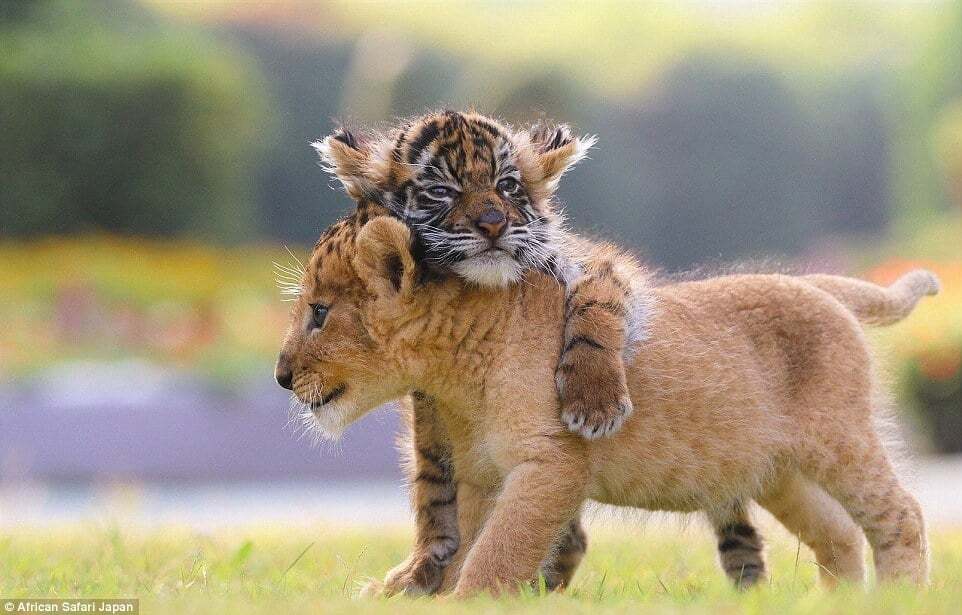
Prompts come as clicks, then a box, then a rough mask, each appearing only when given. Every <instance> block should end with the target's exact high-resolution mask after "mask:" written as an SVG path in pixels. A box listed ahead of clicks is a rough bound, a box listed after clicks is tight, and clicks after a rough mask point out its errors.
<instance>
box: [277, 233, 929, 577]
mask: <svg viewBox="0 0 962 615" xmlns="http://www.w3.org/2000/svg"><path fill="white" fill-rule="evenodd" d="M342 239H343V238H342ZM351 239H352V240H353V239H354V238H353V237H352V238H351ZM409 240H410V238H409V232H408V230H407V229H406V228H405V227H404V225H403V224H401V223H400V222H397V221H396V220H393V219H388V218H385V217H379V218H375V219H374V220H372V221H371V222H368V223H367V224H366V225H365V226H364V227H363V228H361V230H360V232H359V233H358V236H357V239H356V242H355V241H349V242H343V241H342V242H341V243H340V244H339V245H340V246H341V248H343V249H340V248H339V249H337V250H324V249H321V248H322V247H323V244H324V241H325V240H324V239H323V238H322V240H321V241H320V242H319V244H318V247H317V249H315V252H314V255H313V257H312V258H311V262H310V266H309V268H308V274H307V276H306V278H305V280H304V290H303V295H302V296H301V298H300V300H299V302H298V304H297V306H296V307H295V308H294V316H293V324H292V328H291V331H290V333H289V334H288V338H287V341H286V343H285V346H284V350H283V351H282V354H281V361H287V362H289V363H290V364H291V368H292V370H293V373H294V390H295V392H296V393H297V394H298V396H299V397H301V399H302V400H303V401H307V402H311V401H316V400H318V399H320V398H321V397H322V396H324V395H326V394H328V392H329V391H331V390H335V389H338V388H340V387H344V388H342V389H341V390H342V391H343V394H342V395H341V396H340V397H339V398H338V399H337V401H334V402H331V403H328V404H324V405H320V406H319V407H316V409H315V411H314V412H315V416H316V417H317V420H318V421H319V422H321V423H323V424H325V425H327V426H328V428H329V429H332V430H338V429H340V428H343V427H344V426H346V424H347V423H349V422H350V421H353V420H354V419H356V418H357V417H358V416H360V415H361V414H363V413H364V412H366V411H367V410H369V409H372V408H374V407H376V406H377V405H378V404H380V403H383V402H386V401H388V400H390V399H393V398H396V397H399V396H401V395H403V394H404V393H405V392H407V391H408V390H411V389H417V390H419V391H424V392H425V393H426V394H428V395H431V396H433V397H434V398H436V399H437V400H438V402H439V404H438V408H439V410H438V411H439V413H440V415H441V416H440V418H441V420H442V422H443V424H444V426H445V427H446V430H447V432H448V434H449V436H450V442H451V447H452V456H453V460H454V472H455V475H456V479H457V484H458V492H457V500H458V511H459V530H460V538H461V543H460V547H459V549H458V551H457V553H456V554H455V556H454V560H453V562H452V563H451V565H450V566H448V567H447V569H446V571H445V580H444V583H443V585H442V589H444V588H452V587H453V588H454V591H455V593H456V594H458V595H468V594H472V593H475V592H477V591H482V590H490V591H498V590H499V589H501V588H503V587H513V586H515V584H517V583H518V582H520V581H523V580H527V579H531V578H533V577H534V575H535V574H536V571H537V570H538V566H539V564H540V563H541V562H542V560H544V559H545V557H546V554H547V553H548V550H549V548H550V546H551V545H552V544H553V543H554V542H555V540H556V538H557V536H558V535H559V533H560V532H561V531H562V528H564V527H565V526H566V525H567V524H568V522H569V521H570V520H571V519H573V518H575V516H576V515H577V513H578V511H579V509H580V507H581V505H582V502H583V501H584V500H585V498H590V499H593V500H597V501H599V502H605V503H610V504H618V505H625V506H634V507H639V508H645V509H653V510H673V511H698V510H703V511H706V512H707V513H708V515H709V517H712V518H718V519H723V518H724V517H725V516H729V515H732V514H735V513H733V511H739V510H741V508H742V507H743V506H744V505H746V504H747V503H748V502H749V500H756V501H757V502H758V503H760V504H761V505H762V506H763V507H765V508H767V509H768V510H770V511H771V512H772V513H773V514H774V515H775V516H776V517H777V518H778V519H779V520H781V521H782V522H783V523H784V524H785V525H786V527H788V529H789V530H791V531H793V532H795V533H796V534H797V535H799V537H800V538H801V539H802V540H803V541H804V542H805V543H806V544H808V545H809V546H811V547H812V548H813V550H814V551H815V554H816V557H817V559H818V562H819V564H820V565H821V567H822V568H823V570H825V571H826V572H827V575H830V576H831V577H832V578H842V579H853V580H861V579H862V577H863V569H862V559H861V551H860V548H861V539H860V536H859V534H860V532H859V527H861V529H862V530H864V532H865V534H866V536H867V538H868V541H869V543H870V544H871V546H872V549H873V551H874V555H875V564H876V568H877V571H878V574H879V577H880V578H882V579H909V580H912V581H915V582H920V583H921V582H924V581H925V579H926V575H927V569H928V563H927V562H928V558H927V550H926V537H925V531H924V527H923V519H922V514H921V512H920V509H919V506H918V504H917V503H916V502H915V500H914V499H913V498H912V496H911V495H910V494H908V493H907V492H906V491H905V490H904V489H903V488H902V487H901V486H900V485H899V482H898V480H897V478H896V476H895V474H894V473H893V471H892V467H891V464H890V462H889V459H888V458H887V456H886V453H885V450H884V449H883V447H882V444H881V442H880V440H879V436H878V434H877V432H876V430H875V427H874V420H873V413H874V412H875V410H876V408H875V400H876V390H875V388H876V387H875V383H874V379H873V374H872V361H871V357H870V355H869V352H868V349H867V345H866V341H865V338H864V335H863V332H862V327H861V325H860V324H859V322H858V320H857V319H856V317H855V315H854V314H853V312H852V311H851V310H850V308H849V307H847V304H848V303H850V302H852V301H853V300H855V299H857V302H861V303H858V306H857V308H858V309H859V310H861V311H862V312H865V313H868V312H871V313H872V314H874V315H876V316H878V315H880V314H882V313H883V312H884V313H888V312H898V314H899V315H904V314H906V313H908V311H909V310H910V309H911V306H912V305H914V303H915V301H916V300H917V299H918V298H919V297H920V296H921V295H922V294H932V293H934V292H935V290H936V286H935V280H934V278H932V277H931V275H929V274H925V273H923V272H916V273H915V274H912V275H911V276H910V277H909V278H906V279H903V280H902V281H900V282H899V283H897V284H896V285H895V286H893V287H891V288H890V289H888V290H886V289H881V288H879V287H876V286H874V285H870V284H866V283H862V282H857V281H852V280H847V279H844V278H836V277H830V276H816V277H812V278H804V277H803V278H795V277H787V276H782V275H741V276H728V277H720V278H714V279H708V280H703V281H697V282H685V283H679V284H671V285H667V286H661V287H653V288H651V290H650V298H649V299H650V301H651V305H650V318H649V320H648V326H647V331H646V336H645V337H646V341H644V342H642V343H641V344H640V345H639V346H638V348H637V353H636V354H635V356H634V358H633V359H632V360H631V361H630V362H629V364H628V370H627V374H628V381H629V389H630V392H631V397H632V401H633V402H634V407H635V413H634V414H633V415H632V416H631V417H630V418H629V420H628V421H627V422H626V423H625V425H624V427H623V428H622V430H621V431H620V432H618V433H617V434H615V435H614V436H613V437H612V438H610V439H601V440H595V441H591V442H588V441H585V440H584V439H582V438H579V437H577V436H575V435H573V434H571V433H570V432H569V431H567V430H566V429H565V428H564V427H563V426H562V424H561V423H560V422H559V421H558V412H557V408H558V395H557V391H556V389H555V386H554V381H553V377H554V372H555V367H556V365H557V362H558V356H559V353H560V351H561V343H562V342H561V341H562V338H563V335H562V333H563V332H562V327H563V320H564V319H563V316H564V291H563V290H562V289H561V288H559V286H558V284H557V282H555V281H553V280H552V279H550V278H548V277H546V276H543V275H540V274H531V275H529V276H527V277H526V279H525V280H524V281H523V283H520V284H517V285H514V286H512V287H511V288H505V289H497V290H491V289H478V288H473V287H470V286H467V285H465V284H464V283H462V282H460V281H458V280H456V279H449V280H445V281H439V282H430V283H427V284H425V285H419V283H418V280H417V270H416V265H415V263H414V260H413V259H412V258H411V257H410V254H409V252H408V249H409V247H408V246H409ZM355 248H356V252H355ZM317 302H323V303H324V304H325V305H330V314H329V315H328V318H327V322H326V323H325V324H324V326H323V327H321V328H320V329H316V330H313V331H311V332H308V333H305V331H304V330H303V327H302V324H303V323H304V320H305V316H304V315H305V314H306V313H309V312H310V308H309V304H311V303H317ZM857 302H856V303H857ZM869 308H871V309H869ZM862 312H860V313H862ZM853 519H854V522H853Z"/></svg>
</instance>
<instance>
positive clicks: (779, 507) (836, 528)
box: [758, 474, 865, 588]
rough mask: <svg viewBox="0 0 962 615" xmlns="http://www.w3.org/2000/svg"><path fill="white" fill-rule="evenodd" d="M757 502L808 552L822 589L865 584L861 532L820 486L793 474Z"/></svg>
mask: <svg viewBox="0 0 962 615" xmlns="http://www.w3.org/2000/svg"><path fill="white" fill-rule="evenodd" d="M758 503H759V504H760V505H761V506H762V507H763V508H765V509H766V510H768V512H770V513H771V514H772V516H774V517H775V518H776V519H777V520H778V521H779V523H781V524H782V525H784V526H785V529H787V530H788V531H790V532H791V533H793V534H795V535H796V536H798V538H799V540H801V541H802V542H803V543H805V545H806V546H808V548H810V549H811V550H812V552H813V553H814V554H815V561H816V562H817V564H818V572H819V578H820V580H821V582H822V585H823V586H825V587H827V588H834V587H835V586H836V585H837V584H838V583H839V582H846V581H847V582H851V583H863V582H864V581H865V558H864V554H863V545H864V542H865V541H864V539H863V538H862V530H861V528H859V527H858V525H856V524H855V521H853V520H852V518H851V516H849V514H848V513H847V512H845V509H844V508H842V505H841V504H839V503H838V502H837V501H836V500H835V499H833V498H832V496H830V495H829V494H827V493H826V492H825V490H823V489H822V488H821V487H819V486H818V485H816V484H815V483H813V482H811V481H809V480H808V479H806V478H804V477H803V476H801V475H798V474H796V475H793V476H790V477H788V478H786V479H784V480H782V481H781V482H780V483H779V484H778V485H777V486H776V487H775V488H774V489H773V490H771V491H770V492H768V493H766V494H765V496H763V497H761V498H759V499H758Z"/></svg>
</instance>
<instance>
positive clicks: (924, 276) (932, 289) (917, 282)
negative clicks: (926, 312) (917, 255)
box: [892, 269, 942, 297]
mask: <svg viewBox="0 0 962 615" xmlns="http://www.w3.org/2000/svg"><path fill="white" fill-rule="evenodd" d="M892 286H904V287H907V288H908V289H909V290H910V291H911V292H913V294H915V295H917V296H918V297H924V296H934V295H937V294H939V292H940V291H941V290H942V282H940V281H939V276H937V275H935V274H934V273H932V272H931V271H929V270H928V269H913V270H912V271H909V272H908V273H906V274H905V275H903V276H902V277H900V278H899V279H898V280H896V281H895V282H894V283H893V284H892Z"/></svg>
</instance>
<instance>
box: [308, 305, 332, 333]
mask: <svg viewBox="0 0 962 615" xmlns="http://www.w3.org/2000/svg"><path fill="white" fill-rule="evenodd" d="M327 310H328V307H327V306H326V305H320V304H315V305H312V306H311V313H312V318H313V322H312V323H311V324H312V325H313V328H316V329H320V328H321V327H323V326H324V320H325V319H326V318H327Z"/></svg>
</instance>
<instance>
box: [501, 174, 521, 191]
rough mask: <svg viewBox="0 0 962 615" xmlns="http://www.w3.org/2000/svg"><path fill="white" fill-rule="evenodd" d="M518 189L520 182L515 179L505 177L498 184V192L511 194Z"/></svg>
mask: <svg viewBox="0 0 962 615" xmlns="http://www.w3.org/2000/svg"><path fill="white" fill-rule="evenodd" d="M517 189H518V180H516V179H515V178H513V177H505V178H504V179H502V180H501V181H499V182H498V190H500V191H501V192H506V193H511V192H514V191H515V190H517Z"/></svg>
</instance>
